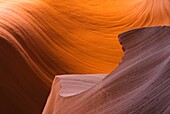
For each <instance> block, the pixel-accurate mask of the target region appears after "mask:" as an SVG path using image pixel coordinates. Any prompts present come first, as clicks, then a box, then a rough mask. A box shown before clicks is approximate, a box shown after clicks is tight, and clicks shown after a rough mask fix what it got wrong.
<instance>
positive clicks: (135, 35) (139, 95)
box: [43, 26, 170, 114]
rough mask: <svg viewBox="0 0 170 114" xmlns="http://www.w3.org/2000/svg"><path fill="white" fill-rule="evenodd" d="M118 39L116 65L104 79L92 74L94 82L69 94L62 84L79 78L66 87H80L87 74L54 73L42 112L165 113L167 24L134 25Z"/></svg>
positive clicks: (169, 61)
mask: <svg viewBox="0 0 170 114" xmlns="http://www.w3.org/2000/svg"><path fill="white" fill-rule="evenodd" d="M119 41H120V43H121V44H122V47H123V50H124V56H123V58H122V61H121V63H120V65H119V66H118V67H117V68H116V69H115V70H114V71H113V72H112V73H110V74H109V75H107V76H106V77H105V78H104V79H99V80H98V78H96V79H95V78H94V80H96V82H95V83H96V85H94V84H93V86H92V87H90V88H89V89H87V88H86V89H85V91H84V92H81V93H78V94H73V95H69V91H68V90H67V88H66V86H65V84H67V83H69V85H72V84H73V85H74V82H75V81H78V78H79V79H80V82H81V84H76V85H75V86H76V87H73V88H70V89H73V90H74V89H76V90H75V91H80V90H81V89H82V88H81V86H82V85H83V86H86V84H88V83H90V80H91V77H88V76H87V78H86V79H83V78H85V77H86V76H83V78H81V76H79V77H76V79H74V76H72V77H69V76H65V77H64V78H61V77H62V76H61V77H59V76H56V77H55V80H54V82H53V86H52V90H51V93H50V96H49V98H48V101H47V104H46V106H45V109H44V111H43V114H169V113H170V67H169V66H170V27H167V26H157V27H148V28H141V29H134V30H131V31H127V32H124V33H122V34H120V35H119ZM99 77H100V76H99ZM60 78H61V79H60ZM63 79H64V80H67V81H68V82H67V83H65V82H64V83H63V81H62V80H63ZM83 80H84V82H83ZM86 81H87V82H86ZM71 83H72V84H71ZM77 83H78V82H77ZM67 86H68V85H67ZM79 89H80V90H79ZM61 91H67V92H68V93H67V95H69V96H65V95H61V93H62V92H61ZM82 91H83V90H82ZM71 93H72V92H71ZM75 93H76V92H75Z"/></svg>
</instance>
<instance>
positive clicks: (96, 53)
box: [0, 0, 170, 114]
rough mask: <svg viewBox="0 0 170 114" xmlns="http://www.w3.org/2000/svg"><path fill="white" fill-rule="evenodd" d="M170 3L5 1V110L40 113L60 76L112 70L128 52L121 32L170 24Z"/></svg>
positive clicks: (1, 108)
mask: <svg viewBox="0 0 170 114" xmlns="http://www.w3.org/2000/svg"><path fill="white" fill-rule="evenodd" d="M169 4H170V1H169V0H107V1H106V0H0V102H1V103H0V113H2V114H13V113H14V112H15V113H17V114H27V113H28V114H39V113H41V112H42V110H43V107H44V105H45V101H46V98H47V96H48V93H49V91H50V87H51V84H52V81H53V79H54V77H55V75H59V74H96V73H97V74H100V73H102V74H108V73H110V72H111V71H113V69H114V68H116V66H117V65H118V64H119V62H120V60H121V57H122V55H123V51H122V50H121V45H120V44H119V42H118V38H117V35H118V34H119V33H121V32H122V31H124V30H129V29H132V28H138V27H144V26H155V25H170V17H169V13H170V10H169ZM148 39H149V38H148ZM148 41H149V40H148ZM90 76H91V75H90ZM92 76H93V75H92ZM73 78H74V79H75V77H73ZM83 79H84V78H83ZM99 79H101V78H99ZM99 79H97V80H99ZM88 80H91V79H88ZM96 83H97V82H96ZM85 84H88V83H85ZM93 84H94V83H93ZM90 85H91V84H90ZM86 87H90V86H89V85H88V86H87V85H85V88H86ZM86 89H87V88H86ZM78 92H80V91H78ZM73 93H74V94H75V93H77V92H76V91H74V92H73ZM9 107H10V108H9ZM28 107H29V108H28Z"/></svg>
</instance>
